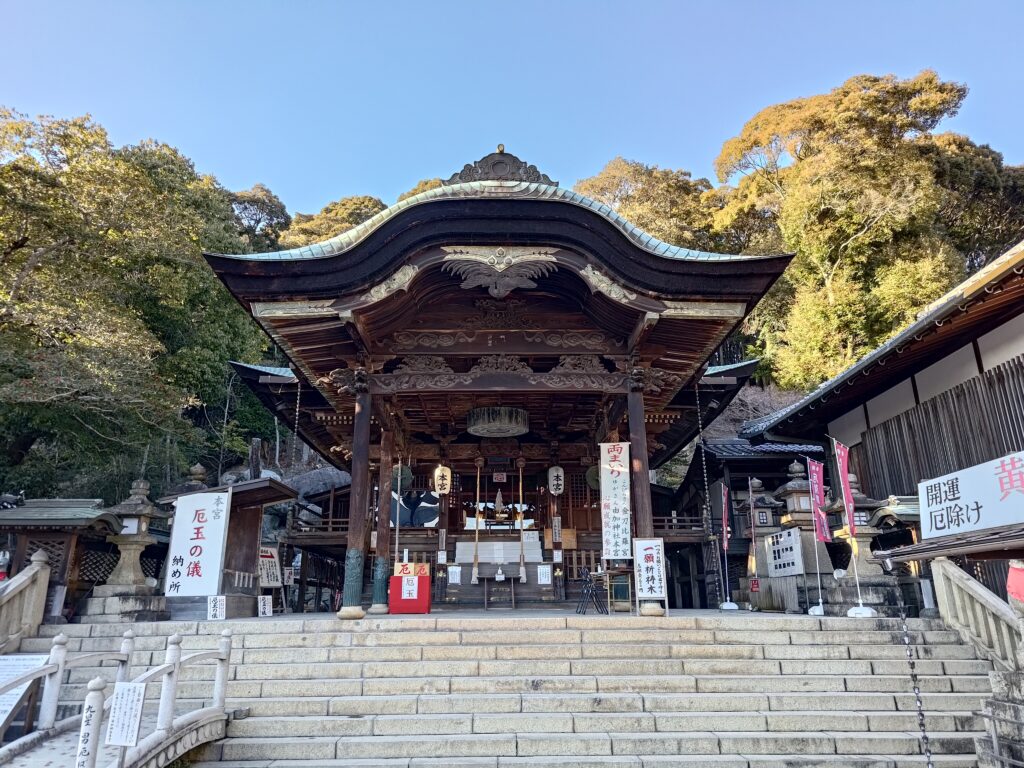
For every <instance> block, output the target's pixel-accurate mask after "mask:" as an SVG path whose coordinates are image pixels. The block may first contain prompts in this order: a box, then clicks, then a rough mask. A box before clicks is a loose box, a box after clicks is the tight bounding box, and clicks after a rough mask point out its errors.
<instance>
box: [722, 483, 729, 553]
mask: <svg viewBox="0 0 1024 768" xmlns="http://www.w3.org/2000/svg"><path fill="white" fill-rule="evenodd" d="M722 551H723V552H728V551H729V486H727V485H726V484H725V483H722Z"/></svg>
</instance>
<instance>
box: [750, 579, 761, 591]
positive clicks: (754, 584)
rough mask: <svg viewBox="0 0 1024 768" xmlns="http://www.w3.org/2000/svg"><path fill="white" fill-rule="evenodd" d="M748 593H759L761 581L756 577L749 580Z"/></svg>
mask: <svg viewBox="0 0 1024 768" xmlns="http://www.w3.org/2000/svg"><path fill="white" fill-rule="evenodd" d="M750 591H751V592H760V591H761V580H760V579H759V578H757V577H756V576H755V577H754V578H752V579H751V580H750Z"/></svg>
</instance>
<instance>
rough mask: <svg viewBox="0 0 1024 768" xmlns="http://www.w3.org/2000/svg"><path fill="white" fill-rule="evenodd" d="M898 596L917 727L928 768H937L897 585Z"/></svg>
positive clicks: (911, 645)
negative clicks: (933, 759)
mask: <svg viewBox="0 0 1024 768" xmlns="http://www.w3.org/2000/svg"><path fill="white" fill-rule="evenodd" d="M896 594H897V596H898V598H899V608H900V623H901V624H902V626H903V646H904V648H905V649H906V651H907V665H908V666H909V667H910V684H911V685H912V686H913V687H914V699H915V700H916V702H917V727H918V728H919V729H920V731H921V751H922V752H924V756H925V763H926V765H927V767H928V768H935V766H934V763H933V762H932V748H931V744H930V743H929V741H928V730H927V728H926V727H925V723H924V702H923V701H922V700H921V684H920V682H919V681H918V678H917V663H916V662H915V661H914V646H913V644H912V643H911V637H910V628H909V627H908V626H907V607H906V605H904V603H903V591H902V590H901V589H899V585H897V589H896Z"/></svg>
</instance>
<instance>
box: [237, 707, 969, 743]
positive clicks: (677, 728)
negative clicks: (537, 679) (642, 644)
mask: <svg viewBox="0 0 1024 768" xmlns="http://www.w3.org/2000/svg"><path fill="white" fill-rule="evenodd" d="M925 723H926V725H927V727H928V730H929V732H936V733H939V732H949V733H953V732H962V731H969V732H977V731H980V730H982V729H983V723H982V722H981V720H980V719H979V718H976V717H974V715H972V714H971V713H970V712H955V713H948V712H947V713H929V714H928V715H927V716H926V719H925ZM917 727H918V725H917V713H916V712H898V713H897V712H865V711H842V710H835V711H831V712H826V713H823V712H807V711H804V712H801V711H793V712H760V711H747V712H685V713H680V712H611V713H609V712H604V713H602V712H588V713H569V712H566V713H552V712H532V713H531V712H514V713H512V712H501V713H479V712H477V713H463V714H448V713H444V714H377V715H331V716H320V717H309V716H302V715H283V714H282V715H277V716H263V717H249V718H246V719H243V720H236V721H233V722H232V723H231V724H230V725H229V727H228V736H230V737H253V736H258V737H285V736H287V737H298V736H370V735H373V736H394V735H411V734H418V735H444V734H460V733H462V734H467V733H517V734H530V733H600V732H629V733H654V732H666V731H667V732H677V733H684V732H693V731H712V732H722V731H726V732H740V731H742V732H763V731H771V732H773V733H786V732H793V731H797V732H801V731H819V730H821V731H836V732H842V731H856V732H867V731H870V732H872V733H886V732H891V731H896V732H909V731H916V729H917Z"/></svg>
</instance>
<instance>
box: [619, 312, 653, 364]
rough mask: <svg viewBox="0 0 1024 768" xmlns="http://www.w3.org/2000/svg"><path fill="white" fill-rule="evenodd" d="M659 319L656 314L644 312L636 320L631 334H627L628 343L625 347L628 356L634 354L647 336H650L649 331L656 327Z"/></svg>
mask: <svg viewBox="0 0 1024 768" xmlns="http://www.w3.org/2000/svg"><path fill="white" fill-rule="evenodd" d="M660 317H661V315H659V314H658V313H657V312H644V313H643V314H642V315H641V316H640V319H639V320H637V323H636V327H635V328H633V332H632V333H631V334H629V341H628V342H627V344H626V346H627V348H628V350H629V353H630V354H633V353H635V352H636V350H637V347H639V346H640V345H641V344H642V343H643V342H644V340H645V339H646V338H647V336H648V335H649V334H650V332H651V329H652V328H653V327H654V326H655V325H657V323H658V319H659V318H660Z"/></svg>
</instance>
